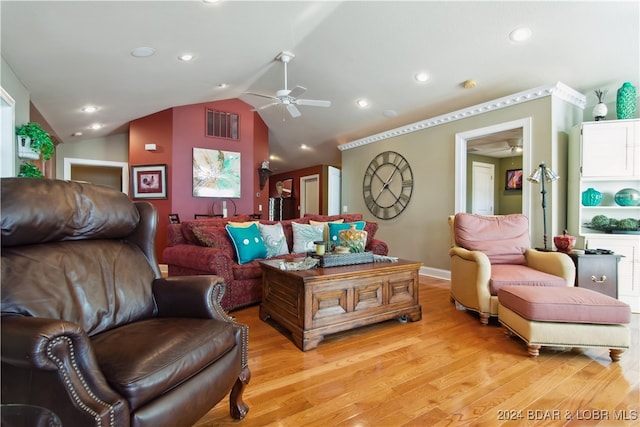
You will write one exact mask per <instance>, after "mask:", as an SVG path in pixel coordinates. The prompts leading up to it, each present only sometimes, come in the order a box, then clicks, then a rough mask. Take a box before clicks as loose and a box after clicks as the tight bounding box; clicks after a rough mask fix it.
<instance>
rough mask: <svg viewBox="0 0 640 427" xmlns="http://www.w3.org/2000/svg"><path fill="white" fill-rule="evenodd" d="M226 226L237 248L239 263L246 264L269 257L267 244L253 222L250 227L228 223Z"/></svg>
mask: <svg viewBox="0 0 640 427" xmlns="http://www.w3.org/2000/svg"><path fill="white" fill-rule="evenodd" d="M225 228H226V229H227V233H229V237H231V241H232V242H233V246H234V247H235V249H236V256H237V257H238V264H246V263H248V262H251V261H253V260H254V259H258V258H266V257H267V246H266V245H265V244H264V240H263V239H262V236H261V235H260V231H259V230H258V226H257V225H255V224H251V225H250V226H249V227H232V226H230V225H227V226H226V227H225Z"/></svg>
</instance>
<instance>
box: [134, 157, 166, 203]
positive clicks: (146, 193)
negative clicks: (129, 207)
mask: <svg viewBox="0 0 640 427" xmlns="http://www.w3.org/2000/svg"><path fill="white" fill-rule="evenodd" d="M131 175H132V176H133V180H132V181H133V198H134V199H166V198H167V165H141V166H131Z"/></svg>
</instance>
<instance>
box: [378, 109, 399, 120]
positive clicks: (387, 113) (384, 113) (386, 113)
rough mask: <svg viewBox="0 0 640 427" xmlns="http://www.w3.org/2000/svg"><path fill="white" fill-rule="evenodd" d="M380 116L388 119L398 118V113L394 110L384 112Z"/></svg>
mask: <svg viewBox="0 0 640 427" xmlns="http://www.w3.org/2000/svg"><path fill="white" fill-rule="evenodd" d="M382 115H383V116H385V117H388V118H393V117H398V113H397V111H395V110H384V111H383V112H382Z"/></svg>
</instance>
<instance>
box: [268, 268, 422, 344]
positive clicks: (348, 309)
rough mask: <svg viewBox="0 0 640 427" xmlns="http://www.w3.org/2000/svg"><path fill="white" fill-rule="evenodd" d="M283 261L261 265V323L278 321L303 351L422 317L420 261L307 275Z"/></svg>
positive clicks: (338, 269) (308, 272)
mask: <svg viewBox="0 0 640 427" xmlns="http://www.w3.org/2000/svg"><path fill="white" fill-rule="evenodd" d="M280 262H281V260H268V261H261V262H260V265H261V267H262V303H261V304H260V318H261V319H262V320H267V319H269V318H272V319H273V320H275V321H276V322H278V323H279V324H280V325H281V326H283V327H284V328H285V329H287V330H288V331H289V332H291V336H292V340H293V342H294V344H295V345H296V346H298V347H299V348H300V349H301V350H303V351H306V350H310V349H313V348H316V347H317V346H318V344H319V343H320V341H322V339H323V338H324V336H325V335H327V334H332V333H335V332H340V331H345V330H349V329H353V328H357V327H359V326H364V325H369V324H372V323H377V322H381V321H384V320H389V319H393V318H401V319H403V320H404V319H409V320H411V321H418V320H420V319H421V318H422V308H421V307H420V304H419V302H418V301H419V299H418V289H419V286H418V270H419V269H420V267H421V266H422V263H420V262H414V261H407V260H398V262H375V263H367V264H358V265H348V266H341V267H326V268H313V269H311V270H304V271H286V270H281V269H280V268H279V265H280Z"/></svg>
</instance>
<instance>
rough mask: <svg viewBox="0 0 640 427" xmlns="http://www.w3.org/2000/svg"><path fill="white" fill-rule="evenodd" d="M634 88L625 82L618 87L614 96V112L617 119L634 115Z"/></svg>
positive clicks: (631, 117) (630, 117)
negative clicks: (616, 94) (615, 96)
mask: <svg viewBox="0 0 640 427" xmlns="http://www.w3.org/2000/svg"><path fill="white" fill-rule="evenodd" d="M636 102H637V99H636V88H635V87H633V85H632V84H631V83H629V82H625V83H624V84H623V85H622V86H621V87H620V89H618V96H617V98H616V114H617V115H618V118H619V119H633V118H634V117H635V116H636Z"/></svg>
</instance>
